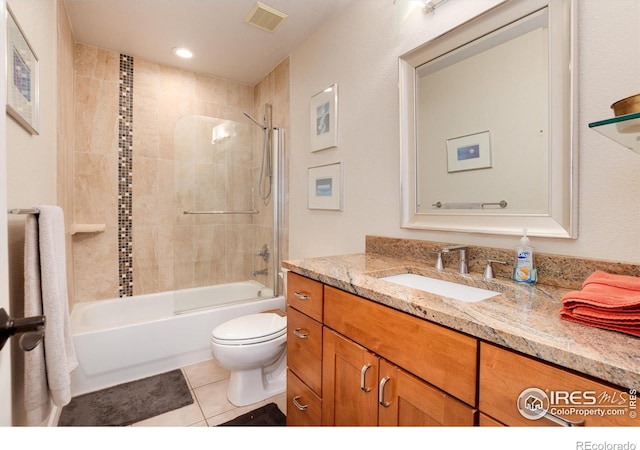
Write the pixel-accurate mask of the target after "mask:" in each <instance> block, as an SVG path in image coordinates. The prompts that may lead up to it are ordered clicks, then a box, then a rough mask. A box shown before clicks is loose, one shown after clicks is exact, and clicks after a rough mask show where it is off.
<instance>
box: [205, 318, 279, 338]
mask: <svg viewBox="0 0 640 450" xmlns="http://www.w3.org/2000/svg"><path fill="white" fill-rule="evenodd" d="M286 332H287V318H286V317H282V316H280V315H278V314H276V313H260V314H249V315H247V316H242V317H238V318H236V319H231V320H229V321H228V322H225V323H223V324H221V325H218V326H217V327H216V328H214V330H213V332H212V333H211V341H212V342H214V343H216V344H221V345H248V344H258V343H260V342H266V341H271V340H273V339H276V338H278V337H280V336H282V335H284V334H286Z"/></svg>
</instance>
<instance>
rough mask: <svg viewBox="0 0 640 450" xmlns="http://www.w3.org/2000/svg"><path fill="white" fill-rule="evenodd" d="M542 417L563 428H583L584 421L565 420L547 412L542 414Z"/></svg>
mask: <svg viewBox="0 0 640 450" xmlns="http://www.w3.org/2000/svg"><path fill="white" fill-rule="evenodd" d="M544 417H545V418H547V419H549V420H550V421H552V422H554V423H557V424H558V425H560V426H563V427H583V426H584V419H581V420H571V419H565V418H564V417H560V416H558V415H556V414H553V413H550V412H549V411H545V412H544Z"/></svg>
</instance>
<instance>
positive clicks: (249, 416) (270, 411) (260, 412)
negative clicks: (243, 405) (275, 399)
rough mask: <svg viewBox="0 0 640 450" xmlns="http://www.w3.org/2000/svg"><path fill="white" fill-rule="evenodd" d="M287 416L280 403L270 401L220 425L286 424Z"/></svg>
mask: <svg viewBox="0 0 640 450" xmlns="http://www.w3.org/2000/svg"><path fill="white" fill-rule="evenodd" d="M286 424H287V417H286V416H285V415H284V414H283V413H282V411H280V408H278V405H276V404H275V403H269V404H267V405H264V406H262V407H260V408H258V409H254V410H253V411H249V412H248V413H246V414H243V415H241V416H239V417H236V418H235V419H232V420H230V421H228V422H225V423H222V424H220V425H218V426H220V427H232V426H235V427H249V426H253V427H261V426H281V427H283V426H285V425H286Z"/></svg>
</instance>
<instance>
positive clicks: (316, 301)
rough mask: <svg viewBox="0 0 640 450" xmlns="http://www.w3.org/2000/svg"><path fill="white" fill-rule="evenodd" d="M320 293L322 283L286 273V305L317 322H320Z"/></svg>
mask: <svg viewBox="0 0 640 450" xmlns="http://www.w3.org/2000/svg"><path fill="white" fill-rule="evenodd" d="M322 292H323V285H322V283H319V282H318V281H315V280H311V279H309V278H305V277H303V276H301V275H298V274H297V273H293V272H288V273H287V303H288V304H289V306H292V307H293V308H295V309H297V310H298V311H301V312H303V313H305V314H306V315H307V316H309V317H312V318H314V319H315V320H317V321H318V322H322Z"/></svg>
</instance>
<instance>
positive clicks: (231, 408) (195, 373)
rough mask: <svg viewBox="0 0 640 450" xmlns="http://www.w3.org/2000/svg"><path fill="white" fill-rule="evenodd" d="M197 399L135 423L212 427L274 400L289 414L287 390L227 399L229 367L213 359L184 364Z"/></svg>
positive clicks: (156, 425)
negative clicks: (243, 401)
mask: <svg viewBox="0 0 640 450" xmlns="http://www.w3.org/2000/svg"><path fill="white" fill-rule="evenodd" d="M182 372H183V373H184V376H185V378H186V380H187V383H189V388H190V389H191V394H192V395H193V400H194V402H193V403H192V404H191V405H187V406H185V407H183V408H180V409H176V410H173V411H169V412H167V413H164V414H161V415H159V416H156V417H152V418H150V419H146V420H143V421H141V422H137V423H134V424H133V425H132V426H134V427H213V426H216V425H219V424H221V423H224V422H226V421H228V420H231V419H233V418H235V417H238V416H240V415H242V414H244V413H246V412H249V411H251V410H253V409H256V408H259V407H260V406H262V405H266V404H267V403H271V402H274V403H276V404H277V405H278V407H279V408H280V410H281V411H282V412H284V413H285V414H286V402H287V400H286V394H285V393H282V394H280V395H277V396H275V397H271V398H268V399H267V400H264V401H262V402H260V403H256V404H253V405H248V406H243V407H237V406H235V405H233V404H232V403H230V402H229V400H227V386H228V384H229V371H228V370H226V369H224V368H222V367H220V366H219V365H218V363H217V362H216V361H215V360H214V359H210V360H207V361H203V362H201V363H197V364H193V365H191V366H187V367H183V368H182Z"/></svg>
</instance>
